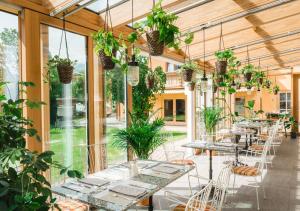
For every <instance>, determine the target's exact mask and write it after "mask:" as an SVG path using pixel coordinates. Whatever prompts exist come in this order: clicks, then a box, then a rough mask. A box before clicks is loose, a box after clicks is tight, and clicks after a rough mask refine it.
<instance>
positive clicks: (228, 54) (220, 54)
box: [215, 49, 234, 61]
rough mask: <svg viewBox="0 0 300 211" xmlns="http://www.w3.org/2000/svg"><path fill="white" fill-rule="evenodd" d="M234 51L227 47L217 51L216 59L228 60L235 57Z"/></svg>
mask: <svg viewBox="0 0 300 211" xmlns="http://www.w3.org/2000/svg"><path fill="white" fill-rule="evenodd" d="M233 55H234V54H233V51H232V50H231V49H225V50H223V51H222V50H220V51H216V52H215V56H216V59H217V60H218V61H228V60H229V59H231V58H232V57H233Z"/></svg>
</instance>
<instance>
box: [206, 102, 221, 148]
mask: <svg viewBox="0 0 300 211" xmlns="http://www.w3.org/2000/svg"><path fill="white" fill-rule="evenodd" d="M221 114H222V109H221V108H219V107H206V108H203V109H202V111H201V117H202V119H203V122H204V126H205V131H206V135H207V136H206V137H205V138H207V139H206V141H207V143H209V144H212V143H213V135H214V130H215V127H216V125H217V124H218V122H219V121H220V120H222V119H223V118H222V117H221Z"/></svg>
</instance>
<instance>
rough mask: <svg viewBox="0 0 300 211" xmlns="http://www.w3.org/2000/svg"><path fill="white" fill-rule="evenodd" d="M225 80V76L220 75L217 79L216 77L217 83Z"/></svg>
mask: <svg viewBox="0 0 300 211" xmlns="http://www.w3.org/2000/svg"><path fill="white" fill-rule="evenodd" d="M223 81H224V79H223V77H222V76H218V77H217V79H216V82H217V84H220V83H222V82H223Z"/></svg>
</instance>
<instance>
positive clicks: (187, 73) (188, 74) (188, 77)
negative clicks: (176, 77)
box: [182, 69, 194, 82]
mask: <svg viewBox="0 0 300 211" xmlns="http://www.w3.org/2000/svg"><path fill="white" fill-rule="evenodd" d="M193 73H194V70H192V69H185V70H184V71H183V73H182V79H183V81H184V82H191V81H192V78H193Z"/></svg>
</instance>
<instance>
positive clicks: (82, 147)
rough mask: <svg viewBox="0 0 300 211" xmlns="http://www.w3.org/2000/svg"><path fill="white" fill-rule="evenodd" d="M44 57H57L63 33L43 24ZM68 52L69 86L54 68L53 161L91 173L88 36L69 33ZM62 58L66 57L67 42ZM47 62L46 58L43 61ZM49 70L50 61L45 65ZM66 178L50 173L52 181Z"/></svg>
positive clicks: (52, 81) (51, 91)
mask: <svg viewBox="0 0 300 211" xmlns="http://www.w3.org/2000/svg"><path fill="white" fill-rule="evenodd" d="M41 30H42V32H41V35H42V38H43V53H44V55H43V56H44V58H52V57H53V56H54V55H57V54H58V50H59V46H60V38H61V30H60V29H57V28H53V27H48V26H45V25H42V27H41ZM67 41H68V47H69V48H68V49H69V50H68V52H69V58H70V59H71V60H77V63H76V65H75V66H74V72H73V80H72V83H70V84H62V83H60V81H59V78H58V73H57V70H56V68H53V69H51V70H50V71H51V74H50V80H49V86H50V93H49V95H50V96H49V98H50V103H49V104H50V127H51V128H50V143H49V144H50V147H49V148H50V149H51V150H52V151H54V152H55V156H54V160H56V161H59V162H61V163H63V164H64V165H65V166H70V167H71V168H73V169H77V170H79V171H81V172H82V173H84V174H85V173H87V171H88V154H87V151H88V138H87V137H88V134H87V133H88V129H87V128H88V121H87V96H88V95H87V78H86V77H87V73H86V72H87V68H86V67H87V60H86V55H87V52H86V37H85V36H81V35H78V34H74V33H70V32H67ZM62 44H63V46H62V51H61V54H60V57H62V58H66V55H67V54H66V49H65V48H64V45H65V40H64V39H63V42H62ZM44 60H46V59H44ZM44 66H45V67H47V61H45V64H44ZM63 179H64V178H63V177H61V176H60V175H59V172H58V171H57V170H56V169H52V170H51V182H52V183H56V182H59V181H61V180H63Z"/></svg>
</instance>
